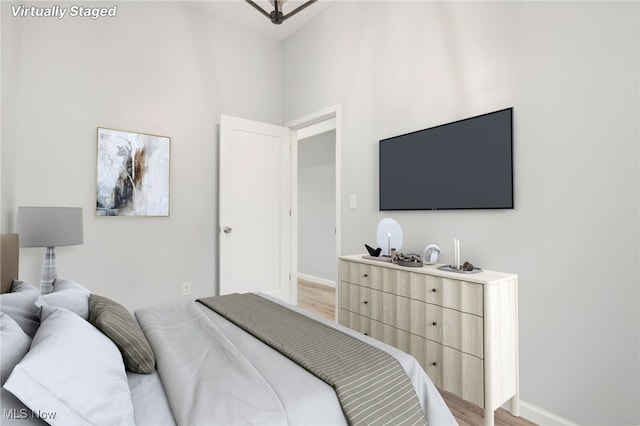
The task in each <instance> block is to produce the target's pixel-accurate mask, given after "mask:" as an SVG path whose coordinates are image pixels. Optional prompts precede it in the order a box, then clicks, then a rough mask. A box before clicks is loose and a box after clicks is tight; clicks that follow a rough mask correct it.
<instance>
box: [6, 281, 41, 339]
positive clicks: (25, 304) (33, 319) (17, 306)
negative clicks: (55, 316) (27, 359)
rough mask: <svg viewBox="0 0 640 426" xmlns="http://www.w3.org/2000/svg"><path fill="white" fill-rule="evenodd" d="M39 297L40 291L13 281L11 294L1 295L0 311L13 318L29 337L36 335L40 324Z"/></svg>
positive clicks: (23, 283)
mask: <svg viewBox="0 0 640 426" xmlns="http://www.w3.org/2000/svg"><path fill="white" fill-rule="evenodd" d="M38 297H40V290H38V289H37V288H35V287H34V286H33V285H31V284H29V283H26V282H24V281H18V280H13V284H12V286H11V293H5V294H3V295H0V311H2V312H4V313H5V314H7V315H9V316H10V317H11V318H13V319H14V320H15V322H17V323H18V325H19V326H20V328H22V329H23V330H24V332H25V333H27V336H29V337H33V335H34V334H36V330H37V329H38V324H39V323H40V321H39V315H38V314H39V308H38V307H37V306H36V305H35V301H36V300H37V299H38Z"/></svg>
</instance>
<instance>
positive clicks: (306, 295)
mask: <svg viewBox="0 0 640 426" xmlns="http://www.w3.org/2000/svg"><path fill="white" fill-rule="evenodd" d="M335 300H336V289H335V288H333V287H329V286H326V285H322V284H316V283H312V282H310V281H306V280H303V279H298V306H300V307H301V308H304V309H306V310H308V311H311V312H313V313H316V314H318V315H320V316H322V317H324V318H328V319H330V320H332V321H335V319H336V317H335V312H336V309H335V305H336V303H335Z"/></svg>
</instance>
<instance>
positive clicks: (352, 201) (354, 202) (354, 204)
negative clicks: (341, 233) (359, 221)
mask: <svg viewBox="0 0 640 426" xmlns="http://www.w3.org/2000/svg"><path fill="white" fill-rule="evenodd" d="M349 208H350V209H357V208H358V197H357V196H356V194H351V195H349Z"/></svg>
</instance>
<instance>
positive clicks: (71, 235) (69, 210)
mask: <svg viewBox="0 0 640 426" xmlns="http://www.w3.org/2000/svg"><path fill="white" fill-rule="evenodd" d="M16 227H17V231H18V234H19V235H20V246H21V247H60V246H73V245H76V244H82V243H84V237H83V231H82V208H81V207H18V215H17V220H16Z"/></svg>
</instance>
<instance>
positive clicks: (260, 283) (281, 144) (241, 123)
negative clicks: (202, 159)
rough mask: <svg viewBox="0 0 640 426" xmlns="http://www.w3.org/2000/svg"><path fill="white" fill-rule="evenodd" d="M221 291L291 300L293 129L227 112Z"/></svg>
mask: <svg viewBox="0 0 640 426" xmlns="http://www.w3.org/2000/svg"><path fill="white" fill-rule="evenodd" d="M219 171H220V176H219V182H220V188H219V220H220V223H219V233H220V240H219V241H220V245H219V251H218V252H219V267H220V274H219V279H220V283H219V290H220V294H228V293H244V292H250V291H260V292H263V293H267V294H270V295H272V296H274V297H277V298H280V299H282V300H285V301H287V302H291V282H290V277H291V210H290V209H291V130H290V129H288V128H286V127H280V126H276V125H272V124H265V123H259V122H255V121H250V120H245V119H242V118H237V117H230V116H227V115H222V116H221V119H220V154H219Z"/></svg>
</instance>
